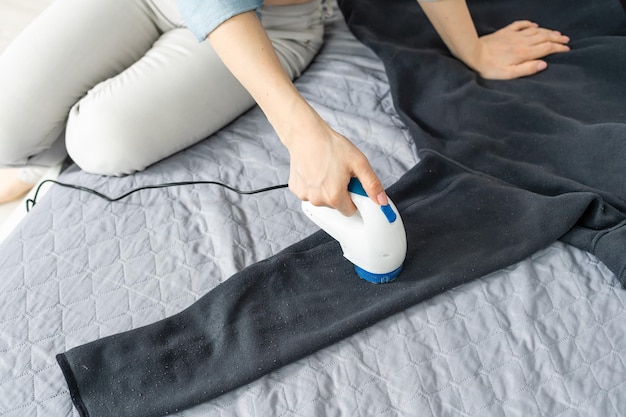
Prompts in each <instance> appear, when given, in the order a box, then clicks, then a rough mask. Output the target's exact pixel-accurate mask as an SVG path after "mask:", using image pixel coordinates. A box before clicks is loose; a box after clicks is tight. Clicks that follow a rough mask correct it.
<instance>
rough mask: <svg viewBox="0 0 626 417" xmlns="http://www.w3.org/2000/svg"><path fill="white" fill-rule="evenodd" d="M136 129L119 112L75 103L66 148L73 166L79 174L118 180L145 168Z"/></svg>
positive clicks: (125, 116) (138, 134) (128, 117)
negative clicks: (87, 173)
mask: <svg viewBox="0 0 626 417" xmlns="http://www.w3.org/2000/svg"><path fill="white" fill-rule="evenodd" d="M141 134H142V132H141V131H139V130H138V129H137V126H136V123H135V122H134V121H133V118H132V116H130V115H126V114H124V113H123V111H121V110H120V109H116V108H107V107H104V106H96V107H94V106H90V108H89V109H82V108H81V105H80V103H77V104H76V105H75V106H74V107H73V108H72V110H71V112H70V115H69V119H68V123H67V128H66V134H65V144H66V147H67V152H68V154H69V156H70V157H71V158H72V160H73V161H74V163H76V165H78V166H79V167H80V168H81V169H82V170H84V171H87V172H90V173H93V174H100V175H110V176H120V175H127V174H132V173H133V172H136V171H141V170H143V169H145V168H146V165H147V164H146V163H145V161H144V158H143V156H144V155H143V152H142V151H141V150H140V149H137V148H138V147H137V146H136V144H137V142H138V139H139V138H138V136H140V135H141Z"/></svg>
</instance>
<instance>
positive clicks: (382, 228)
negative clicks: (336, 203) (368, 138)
mask: <svg viewBox="0 0 626 417" xmlns="http://www.w3.org/2000/svg"><path fill="white" fill-rule="evenodd" d="M348 191H349V192H350V197H352V201H353V202H354V205H355V206H356V207H357V212H356V213H355V214H354V215H352V216H350V217H346V216H344V215H343V214H341V213H340V212H339V211H337V210H335V209H331V208H328V207H318V206H314V205H313V204H311V203H310V202H308V201H303V202H302V211H303V212H304V213H305V214H306V215H307V216H308V217H309V218H310V219H311V220H313V222H314V223H315V224H317V225H318V226H319V227H320V228H322V229H323V230H324V231H326V232H327V233H328V234H329V235H330V236H332V237H333V238H334V239H336V240H337V241H338V242H339V244H340V245H341V249H342V251H343V256H344V257H345V258H346V259H348V260H349V261H350V262H352V263H353V264H354V269H355V271H356V273H357V275H358V276H359V277H361V278H363V279H364V280H366V281H369V282H373V283H376V284H382V283H387V282H391V281H393V280H394V279H396V278H397V277H398V275H399V274H400V271H401V270H402V264H403V263H404V259H405V257H406V232H405V230H404V224H403V223H402V218H401V217H400V213H399V212H398V209H397V208H396V206H395V205H394V204H393V202H392V201H391V200H389V204H388V205H386V206H379V205H378V204H376V203H374V202H373V201H372V200H371V199H370V198H369V197H368V196H367V193H366V192H365V190H364V189H363V186H362V185H361V183H360V181H359V180H358V179H356V178H352V179H351V180H350V183H349V185H348Z"/></svg>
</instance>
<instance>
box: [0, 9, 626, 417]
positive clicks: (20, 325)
mask: <svg viewBox="0 0 626 417" xmlns="http://www.w3.org/2000/svg"><path fill="white" fill-rule="evenodd" d="M326 28H327V30H326V35H325V36H326V43H325V45H324V47H323V49H322V50H321V51H320V53H319V55H318V56H317V58H316V59H315V61H314V62H313V63H312V64H311V66H310V67H309V68H308V69H307V70H306V72H305V73H304V74H303V75H302V76H301V77H300V78H299V79H298V80H296V85H297V87H298V89H299V90H300V91H301V92H302V93H303V95H304V96H305V98H306V99H307V100H309V102H310V103H311V104H312V105H313V107H314V108H315V109H316V110H317V111H318V112H319V113H320V115H321V116H322V117H323V118H324V119H325V120H326V121H328V122H329V124H330V125H331V126H332V127H334V128H335V129H337V130H338V131H339V132H340V133H342V134H344V135H345V136H347V137H349V138H350V139H351V140H353V141H354V142H355V143H356V144H357V146H359V148H360V149H361V150H362V151H363V152H364V153H365V154H366V155H367V156H368V158H369V159H370V162H371V163H372V165H373V166H374V167H375V169H376V171H377V173H378V174H379V176H380V177H381V180H382V181H383V183H384V185H385V186H389V185H391V184H393V183H394V182H395V181H396V180H397V179H398V178H399V177H400V176H401V175H402V174H403V173H405V172H406V171H407V170H408V169H410V168H411V167H412V166H414V165H415V164H416V163H418V157H417V150H416V149H415V145H414V142H413V141H412V139H411V137H410V135H409V133H408V131H407V129H406V128H405V126H404V125H403V123H402V122H401V121H400V118H399V117H398V115H397V114H396V111H395V109H394V105H393V101H392V98H391V96H390V90H389V85H388V81H387V78H386V74H385V70H384V68H383V65H382V64H381V62H380V61H379V59H378V58H377V57H376V55H375V54H374V53H373V52H372V51H370V50H369V49H368V48H367V47H365V46H364V45H362V44H361V43H360V42H359V41H357V40H356V39H355V38H354V37H353V35H352V34H351V33H350V31H349V30H348V29H347V27H346V25H345V23H344V20H343V18H342V16H341V15H340V13H339V12H338V11H337V10H336V9H335V14H334V15H333V17H332V18H329V19H328V20H327V22H326ZM288 173H289V156H288V153H287V151H286V149H285V148H284V147H283V146H282V145H281V143H280V142H279V140H278V138H277V137H276V135H275V134H274V132H273V131H272V129H271V127H270V126H269V124H268V123H267V121H266V119H265V118H264V116H263V114H262V113H261V112H260V110H259V109H258V108H253V109H252V110H250V111H249V112H247V113H246V114H245V115H243V116H242V117H241V118H239V119H238V120H237V121H235V122H234V123H232V124H231V125H229V126H227V127H226V128H224V129H223V130H221V131H219V132H218V133H216V134H215V135H213V136H212V137H210V138H208V139H206V140H205V141H203V142H201V143H199V144H197V145H195V146H193V147H192V148H189V149H187V150H185V151H182V152H180V153H178V154H176V155H174V156H172V157H170V158H168V159H166V160H164V161H161V162H159V163H157V164H155V165H153V166H151V167H149V168H148V169H147V170H145V171H144V172H140V173H137V174H135V175H132V176H128V177H123V178H110V177H101V176H96V175H91V174H87V173H85V172H82V171H80V170H79V169H78V168H77V167H76V166H74V165H70V166H69V167H68V168H67V169H66V170H65V171H64V172H63V173H62V174H61V176H60V178H59V180H61V181H63V182H65V183H70V184H80V185H82V186H86V187H90V188H94V189H97V190H98V191H100V192H102V193H104V194H107V195H109V196H118V195H121V194H123V193H125V192H126V191H128V190H130V189H134V188H137V187H141V186H149V185H154V184H161V183H168V182H175V181H201V180H211V181H219V182H222V183H225V184H228V185H230V186H233V187H236V188H239V189H241V190H252V189H258V188H262V187H267V186H272V185H277V184H283V183H285V182H286V181H287V179H288ZM316 230H317V227H316V226H315V225H314V224H312V223H311V222H310V221H309V220H307V219H306V218H305V216H304V215H303V213H302V212H301V210H300V203H299V201H297V199H296V198H295V196H293V195H292V194H291V193H290V192H289V191H288V190H287V189H279V190H273V191H268V192H265V193H260V194H254V195H240V194H237V193H234V192H232V191H230V190H227V189H225V188H222V187H220V186H215V185H189V186H181V187H171V188H166V189H151V190H144V191H140V192H137V193H135V194H132V195H131V196H129V197H127V198H125V199H123V200H120V201H118V202H114V203H110V202H107V201H104V200H102V199H100V198H98V197H96V196H94V195H92V194H90V193H85V192H80V191H77V190H73V189H68V188H64V187H61V186H54V187H52V188H51V189H50V191H49V192H48V193H46V195H45V196H44V197H43V198H42V199H41V200H40V201H38V202H37V205H36V206H35V207H34V208H33V209H32V211H31V212H30V213H29V215H28V216H27V217H26V219H25V220H24V221H23V222H22V223H21V224H20V225H19V227H18V228H17V229H16V230H15V232H14V233H13V234H12V235H11V236H10V237H9V238H8V239H7V240H6V241H5V242H3V243H2V245H1V246H0V276H1V277H2V279H1V280H0V299H1V302H0V416H7V417H8V416H11V417H13V416H20V417H23V416H47V417H69V416H77V415H78V413H77V412H76V411H75V410H74V409H73V406H72V402H71V399H70V396H69V392H68V389H67V386H66V384H65V380H64V378H63V375H62V373H61V370H60V368H59V367H58V366H57V363H56V361H55V355H56V354H58V353H60V352H63V351H67V350H68V349H71V348H72V347H75V346H78V345H82V344H85V343H88V342H90V341H93V340H95V339H99V338H102V337H105V336H108V335H113V334H117V333H120V332H123V331H126V330H130V329H134V328H137V327H140V326H143V325H147V324H150V323H154V322H156V321H158V320H160V319H163V318H165V317H168V316H171V315H173V314H175V313H177V312H179V311H181V310H182V309H184V308H186V307H187V306H189V305H191V304H192V303H194V302H195V301H196V300H198V299H199V298H200V297H201V296H202V295H203V294H205V293H206V292H207V291H209V290H210V289H212V288H214V287H216V286H217V285H219V284H220V283H222V282H224V281H225V280H227V279H228V278H229V277H230V276H231V275H233V274H234V273H236V272H237V271H240V270H242V269H243V268H245V267H246V266H248V265H251V264H253V263H255V262H258V261H261V260H263V259H266V258H268V257H270V256H272V255H274V254H276V253H278V252H279V251H281V250H282V249H284V248H286V247H288V246H289V245H291V244H293V243H295V242H298V241H300V240H301V239H303V238H305V237H307V236H309V235H310V234H312V233H313V232H315V231H316ZM625 305H626V291H624V290H622V289H621V288H620V285H619V282H618V281H617V279H616V277H615V276H614V274H613V273H612V272H611V271H609V270H608V269H607V268H606V267H605V265H604V264H602V263H601V262H599V261H598V260H597V259H596V258H595V257H593V256H592V255H590V254H588V253H586V252H583V251H581V250H579V249H576V248H573V247H571V246H568V245H565V244H563V243H560V242H557V243H554V244H552V245H550V246H549V247H547V248H545V249H543V250H541V251H539V252H537V253H535V254H534V255H533V256H531V257H529V258H528V259H525V260H523V261H522V262H520V263H517V264H515V265H511V266H510V267H508V268H506V269H503V270H500V271H497V272H494V273H493V274H490V275H488V276H485V277H482V278H481V279H478V280H475V281H472V282H470V283H468V284H464V285H462V286H459V287H457V288H454V289H452V290H450V291H447V292H445V293H443V294H440V295H438V296H436V297H433V298H432V299H430V300H428V301H426V302H423V303H420V304H419V305H416V306H414V307H412V308H409V309H407V310H405V311H403V312H401V313H399V314H396V315H394V316H392V317H389V318H387V319H385V320H382V321H380V322H378V323H376V324H374V325H373V326H371V327H369V328H368V329H366V330H364V331H361V332H359V333H357V334H355V335H353V336H351V337H349V338H346V339H345V340H343V341H341V342H339V343H337V344H334V345H332V346H330V347H328V348H326V349H323V350H320V351H318V352H317V353H315V354H313V355H311V356H308V357H306V358H303V359H301V360H299V361H297V362H294V363H292V364H290V365H287V366H285V367H283V368H280V369H279V370H277V371H274V372H272V373H270V374H268V375H266V376H264V377H262V378H260V379H258V380H256V381H254V382H253V383H251V384H248V385H246V386H243V387H240V388H239V389H236V390H234V391H231V392H228V393H225V394H224V395H222V396H220V397H218V398H216V399H214V400H212V401H209V402H207V403H205V404H201V405H199V406H197V407H195V408H192V409H189V410H185V411H181V412H179V413H177V414H176V415H177V416H181V417H182V416H185V417H200V416H364V415H368V416H370V415H371V416H374V415H376V416H378V415H380V416H400V415H401V416H412V415H415V416H417V415H419V416H459V415H462V416H477V415H481V416H517V415H542V416H597V415H602V416H618V415H622V414H623V412H622V410H624V409H626V397H625V396H624V395H622V393H623V391H624V388H625V387H626V324H624V323H626V320H625V319H626V313H625ZM199 383H201V381H199ZM112 417H113V416H112Z"/></svg>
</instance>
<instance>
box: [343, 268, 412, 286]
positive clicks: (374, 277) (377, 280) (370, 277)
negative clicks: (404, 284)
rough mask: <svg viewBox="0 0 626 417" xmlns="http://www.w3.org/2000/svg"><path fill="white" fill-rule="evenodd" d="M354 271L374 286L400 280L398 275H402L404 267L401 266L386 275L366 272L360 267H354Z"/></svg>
mask: <svg viewBox="0 0 626 417" xmlns="http://www.w3.org/2000/svg"><path fill="white" fill-rule="evenodd" d="M354 270H355V271H356V274H357V275H358V276H359V277H360V278H362V279H364V280H365V281H368V282H371V283H374V284H386V283H388V282H391V281H393V280H394V279H396V278H398V275H400V272H401V271H402V267H401V266H400V267H399V268H396V269H394V270H393V271H391V272H388V273H386V274H374V273H372V272H368V271H366V270H365V269H363V268H361V267H360V266H358V265H354Z"/></svg>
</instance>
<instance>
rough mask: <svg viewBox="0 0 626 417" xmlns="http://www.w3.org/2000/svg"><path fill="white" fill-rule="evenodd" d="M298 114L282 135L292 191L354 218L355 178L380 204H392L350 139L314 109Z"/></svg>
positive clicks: (367, 163) (280, 134) (364, 158)
mask: <svg viewBox="0 0 626 417" xmlns="http://www.w3.org/2000/svg"><path fill="white" fill-rule="evenodd" d="M301 104H302V105H303V106H305V109H304V110H303V113H299V112H294V113H293V116H294V119H293V120H297V121H298V122H297V123H294V124H293V125H292V126H293V127H291V128H290V129H288V131H287V132H285V131H283V132H279V136H281V139H282V140H283V143H285V144H286V146H287V149H288V150H289V155H290V158H291V161H290V174H289V189H290V190H291V191H292V192H293V193H294V194H295V195H296V196H297V197H298V198H300V199H301V200H304V201H310V202H311V203H312V204H313V205H316V206H328V207H332V208H335V209H337V210H339V211H340V212H341V213H342V214H344V215H345V216H350V215H352V214H354V212H355V211H356V207H355V205H354V203H353V202H352V199H351V198H350V194H349V193H348V183H349V181H350V178H351V177H357V178H358V179H359V180H360V182H361V184H362V185H363V188H364V189H365V192H366V193H367V194H368V195H369V196H370V197H371V198H372V200H374V201H375V202H376V203H378V204H380V205H386V204H387V203H388V200H387V195H386V194H385V192H384V190H383V186H382V184H381V182H380V180H379V179H378V177H377V176H376V174H375V173H374V171H373V169H372V167H371V166H370V163H369V161H368V160H367V158H366V156H365V155H364V154H363V153H362V152H361V151H360V150H359V149H358V148H357V147H356V146H355V145H354V144H353V143H352V142H350V141H349V140H348V139H347V138H346V137H344V136H342V135H341V134H339V133H337V132H336V131H334V130H333V129H332V128H330V126H328V125H327V124H326V123H325V122H324V121H323V120H322V119H321V118H320V117H319V116H318V115H317V113H315V112H314V111H313V109H310V110H306V107H308V106H307V105H306V104H305V103H301Z"/></svg>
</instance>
